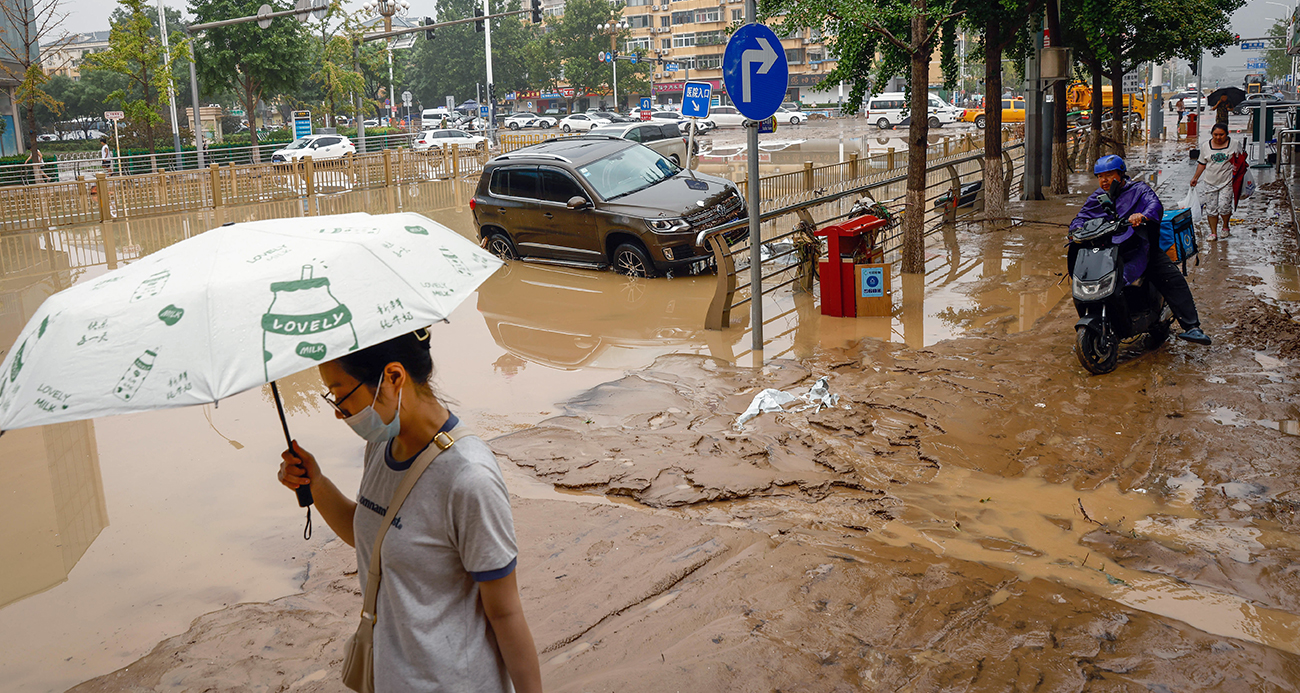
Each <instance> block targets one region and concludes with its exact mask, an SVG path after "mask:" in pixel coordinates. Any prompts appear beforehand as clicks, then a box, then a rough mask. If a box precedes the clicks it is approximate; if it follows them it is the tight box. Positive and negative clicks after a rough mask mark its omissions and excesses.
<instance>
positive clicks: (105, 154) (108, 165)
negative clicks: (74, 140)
mask: <svg viewBox="0 0 1300 693" xmlns="http://www.w3.org/2000/svg"><path fill="white" fill-rule="evenodd" d="M99 165H100V167H101V168H103V169H104V173H106V174H108V175H112V174H113V150H111V149H109V148H108V138H107V137H101V138H99Z"/></svg>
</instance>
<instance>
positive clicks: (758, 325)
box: [682, 0, 838, 366]
mask: <svg viewBox="0 0 1300 693" xmlns="http://www.w3.org/2000/svg"><path fill="white" fill-rule="evenodd" d="M757 22H758V0H745V23H746V24H755V23H757ZM741 69H742V70H748V69H749V67H748V66H742V67H741ZM682 96H683V103H685V99H684V97H685V92H683V93H682ZM745 144H746V148H745V193H746V195H745V196H746V197H748V198H749V200H748V202H749V204H748V205H747V206H748V207H749V333H750V336H751V341H750V348H751V349H752V350H753V352H754V357H755V358H754V364H755V365H756V366H761V365H762V364H763V231H762V228H763V225H762V219H761V217H762V216H763V206H762V201H761V198H760V195H759V190H758V188H759V186H760V185H762V181H761V180H760V178H761V176H760V175H759V172H758V125H757V123H755V124H754V127H747V128H745ZM690 155H691V153H690V152H687V153H686V156H687V157H688V159H689V157H690ZM836 261H838V258H831V262H836Z"/></svg>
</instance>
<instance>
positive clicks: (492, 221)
mask: <svg viewBox="0 0 1300 693" xmlns="http://www.w3.org/2000/svg"><path fill="white" fill-rule="evenodd" d="M470 209H472V210H473V211H474V221H475V224H476V225H477V227H478V234H479V239H480V240H481V242H482V243H483V246H484V247H485V248H487V249H488V250H489V251H491V252H492V253H493V254H495V255H497V256H498V257H502V258H505V259H514V258H528V259H533V260H538V261H544V262H551V263H556V264H563V265H578V266H612V267H613V268H614V269H615V270H616V271H618V272H620V273H622V274H628V275H633V276H646V277H653V276H655V275H657V274H660V273H663V272H668V271H676V272H682V271H690V272H699V271H701V270H703V269H705V268H707V267H709V266H710V265H711V264H712V255H711V254H710V252H709V250H708V249H707V248H705V247H704V246H701V245H698V244H697V240H698V237H699V234H700V232H701V231H704V230H707V229H710V228H713V227H716V226H718V225H719V224H723V223H726V222H729V221H733V220H736V219H743V218H745V217H746V210H745V202H744V198H743V197H742V196H741V194H740V191H739V190H737V188H736V186H735V185H733V184H732V183H731V182H730V181H728V180H726V179H723V178H719V177H717V176H708V175H704V174H701V173H692V172H689V171H684V170H682V169H681V168H679V167H678V166H677V165H676V164H674V163H673V162H671V161H669V160H667V159H665V158H663V157H662V156H660V155H659V154H658V153H657V152H655V151H654V150H652V149H649V148H647V147H645V146H643V145H641V144H638V143H636V142H630V141H628V140H625V139H621V138H615V137H607V136H599V135H585V136H577V137H565V138H561V139H556V140H551V141H548V142H543V143H541V144H536V145H533V146H531V147H524V148H522V149H518V150H515V151H513V152H510V153H509V154H503V155H501V156H498V157H497V158H495V159H493V160H491V161H489V162H488V163H487V165H485V166H484V167H483V175H482V177H481V178H480V179H479V184H478V190H477V191H476V192H475V193H474V197H473V199H471V200H470ZM744 233H745V230H744V229H740V230H739V231H738V232H737V237H738V236H743V235H744ZM729 235H730V234H729Z"/></svg>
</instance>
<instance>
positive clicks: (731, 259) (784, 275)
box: [702, 130, 1024, 330]
mask: <svg viewBox="0 0 1300 693" xmlns="http://www.w3.org/2000/svg"><path fill="white" fill-rule="evenodd" d="M1010 136H1011V132H1010V131H1009V130H1004V131H1003V140H1004V147H1003V155H1002V159H1003V171H1004V177H1005V180H1006V187H1007V195H1008V197H1011V196H1014V195H1016V194H1017V193H1018V191H1019V189H1020V186H1022V185H1023V180H1024V142H1023V141H1022V140H1020V141H1012V140H1011V139H1010ZM973 143H974V141H973V140H971V139H969V138H963V139H962V140H960V141H959V142H958V143H957V144H956V145H955V146H954V145H953V143H947V144H946V145H945V144H944V143H938V145H937V146H936V145H931V147H930V149H931V151H932V152H933V154H932V158H930V159H929V160H928V163H927V166H926V194H925V202H924V206H923V209H922V210H920V213H921V214H922V215H923V217H924V218H923V226H924V228H925V229H927V231H926V234H927V235H929V234H931V233H934V232H936V231H938V230H939V229H941V228H942V227H943V225H944V224H945V223H953V222H955V221H957V219H958V218H959V216H962V215H964V214H965V213H959V209H960V208H963V207H967V206H969V207H970V208H971V209H972V210H973V209H980V208H982V206H983V205H982V200H983V191H982V190H980V191H978V192H977V193H976V194H975V198H976V201H975V202H974V203H973V204H970V205H962V204H960V202H961V198H962V188H963V186H965V185H968V184H970V183H973V182H976V181H981V180H982V177H983V161H984V152H983V149H976V148H974V147H973ZM945 151H946V152H947V155H946V156H945V155H944V152H945ZM873 158H874V157H873ZM903 159H904V157H901V156H900V157H898V161H895V162H894V163H896V164H898V165H897V166H895V167H892V168H888V169H876V168H874V167H864V166H862V165H861V162H858V163H859V165H858V170H859V172H860V175H859V176H858V177H855V178H849V177H847V176H845V177H844V178H842V179H840V180H838V181H834V182H829V183H828V184H827V185H826V186H824V187H820V188H818V187H814V186H815V185H816V183H817V182H818V181H817V175H816V169H815V168H810V167H808V166H805V168H804V170H802V171H796V172H794V175H797V176H803V177H804V178H805V180H806V181H807V180H809V179H810V180H811V183H805V188H804V189H803V190H800V191H795V192H788V191H777V190H773V191H772V192H769V190H768V186H767V183H768V180H769V179H768V178H764V179H762V185H763V189H762V193H761V195H760V197H761V198H762V199H763V209H762V212H761V216H760V219H761V224H760V230H761V232H760V237H761V239H762V241H761V242H762V246H764V247H766V248H769V249H771V248H776V247H778V246H779V245H781V244H784V243H790V246H789V249H787V250H783V251H779V252H769V253H768V254H767V256H766V257H764V254H763V253H762V252H760V253H759V262H760V264H761V266H762V268H763V269H762V271H761V276H762V282H761V283H760V285H759V293H760V294H768V293H771V292H773V291H776V290H778V289H780V288H783V287H785V286H789V285H791V284H794V283H796V282H798V281H800V280H801V279H804V275H803V273H804V272H807V271H809V268H807V267H802V266H801V265H800V264H798V263H794V262H792V260H791V259H790V256H792V255H794V254H795V252H796V251H795V250H794V248H793V243H792V242H791V241H792V240H793V238H794V236H795V235H796V234H798V233H800V231H799V230H797V229H796V230H790V225H789V222H788V220H789V219H790V217H791V216H792V215H793V216H795V217H797V218H798V219H799V220H801V221H802V222H806V224H804V225H805V226H806V227H807V226H810V227H811V228H808V229H806V230H807V231H809V232H811V230H812V228H816V227H817V226H819V225H824V224H829V223H833V222H835V221H837V220H840V219H843V218H846V217H847V216H848V214H849V210H850V209H851V208H852V206H853V205H854V204H855V203H856V202H857V201H858V200H860V199H867V200H870V201H873V202H876V203H882V204H884V205H885V206H886V207H887V208H892V209H891V211H893V212H894V213H895V214H898V213H900V212H901V213H903V214H908V213H914V210H910V209H902V207H903V199H904V195H905V193H906V186H907V170H906V162H905V161H904V160H903ZM833 166H834V165H833ZM833 166H831V167H823V168H827V169H830V168H832V167H833ZM780 175H781V176H787V175H790V174H780ZM783 185H784V183H783ZM747 225H748V222H747V221H744V220H741V221H736V222H731V223H728V224H724V225H722V226H719V227H716V228H714V229H710V230H709V231H707V232H706V233H704V234H703V236H704V237H703V239H702V240H703V242H704V243H706V244H707V247H709V248H710V249H711V250H712V252H713V256H714V259H715V261H716V264H717V267H718V281H717V286H716V289H715V292H714V297H713V300H712V302H711V304H710V307H709V312H708V316H707V318H706V322H705V327H706V328H708V329H713V330H721V329H726V328H727V327H729V326H730V325H731V314H732V311H734V310H735V309H736V308H739V307H740V306H743V305H744V304H746V303H748V302H749V301H751V300H753V291H752V290H751V287H750V284H749V282H748V281H745V282H741V281H740V274H741V273H740V272H739V271H738V270H740V269H745V268H748V266H749V264H750V262H751V259H752V258H753V248H751V247H750V245H749V242H748V239H747V238H745V239H741V240H740V241H739V242H737V243H736V244H735V245H729V244H728V243H727V240H726V238H725V237H726V236H728V235H730V236H733V237H734V234H733V233H732V232H734V231H736V230H738V229H740V228H742V227H744V226H747ZM783 227H784V228H783ZM877 243H878V245H877V248H876V249H877V250H878V251H880V254H881V257H883V261H885V262H895V261H897V260H898V259H899V256H900V254H901V250H902V245H903V236H902V225H901V224H897V225H895V226H894V227H893V228H892V229H890V230H889V231H887V232H886V233H885V235H883V236H881V237H880V238H878V239H877ZM745 274H748V273H747V272H746V273H745ZM774 281H775V283H773V282H774Z"/></svg>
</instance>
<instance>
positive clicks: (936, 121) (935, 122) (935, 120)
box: [930, 116, 943, 128]
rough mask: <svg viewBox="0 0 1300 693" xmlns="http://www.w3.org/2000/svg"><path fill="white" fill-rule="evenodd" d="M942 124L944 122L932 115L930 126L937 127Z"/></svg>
mask: <svg viewBox="0 0 1300 693" xmlns="http://www.w3.org/2000/svg"><path fill="white" fill-rule="evenodd" d="M942 126H943V123H940V122H939V119H938V118H936V117H935V116H930V127H932V128H937V127H942Z"/></svg>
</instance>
